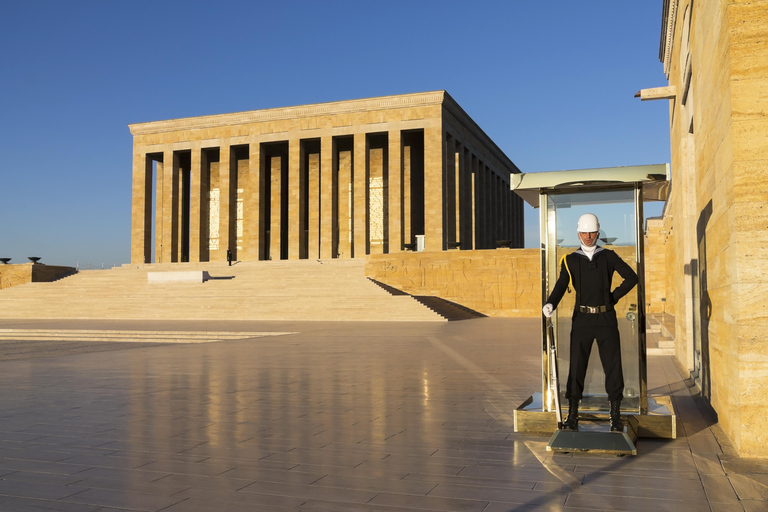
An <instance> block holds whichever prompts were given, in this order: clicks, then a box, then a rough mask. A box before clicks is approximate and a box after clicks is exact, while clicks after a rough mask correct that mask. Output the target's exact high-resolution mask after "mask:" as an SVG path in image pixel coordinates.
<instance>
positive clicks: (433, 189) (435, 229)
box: [424, 126, 445, 252]
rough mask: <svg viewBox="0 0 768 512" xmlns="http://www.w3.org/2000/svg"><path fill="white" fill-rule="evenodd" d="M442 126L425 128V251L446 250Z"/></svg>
mask: <svg viewBox="0 0 768 512" xmlns="http://www.w3.org/2000/svg"><path fill="white" fill-rule="evenodd" d="M443 153H444V148H443V130H442V127H441V126H435V127H431V126H430V127H425V128H424V245H425V251H430V252H437V251H443V250H445V240H444V239H443V219H444V214H445V212H444V207H443V205H444V199H443V195H444V182H445V178H444V176H445V161H444V158H443Z"/></svg>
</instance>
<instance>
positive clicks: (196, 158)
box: [131, 127, 523, 263]
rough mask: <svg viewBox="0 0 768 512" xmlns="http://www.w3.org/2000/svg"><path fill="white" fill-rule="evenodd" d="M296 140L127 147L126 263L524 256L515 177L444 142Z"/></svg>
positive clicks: (381, 137) (395, 133)
mask: <svg viewBox="0 0 768 512" xmlns="http://www.w3.org/2000/svg"><path fill="white" fill-rule="evenodd" d="M292 135H294V134H293V133H290V134H288V138H286V139H284V140H275V138H274V137H270V139H269V140H264V138H262V140H259V139H258V138H255V137H254V138H249V137H234V138H229V139H209V140H202V139H199V140H191V141H188V142H182V143H179V142H176V143H170V144H164V145H162V146H161V147H158V146H157V145H155V146H152V147H144V146H134V164H133V226H132V247H131V261H132V262H133V263H142V262H153V261H154V262H156V263H171V262H185V261H193V262H196V261H221V260H225V259H226V253H227V249H229V250H231V251H232V257H233V259H235V260H243V261H255V260H277V259H307V258H312V259H327V258H358V257H364V256H365V255H367V254H382V253H396V252H400V251H408V250H422V249H423V250H426V251H442V250H452V249H458V250H471V249H493V248H496V247H498V246H501V245H504V246H510V247H522V246H523V205H522V200H520V198H519V197H517V196H516V195H515V194H513V193H512V192H511V191H510V188H509V172H510V171H509V170H507V169H499V168H493V167H492V166H491V165H490V164H489V162H488V161H487V160H492V159H490V158H488V159H487V160H486V159H484V158H483V155H480V154H478V153H479V151H476V150H474V149H473V148H472V147H471V146H470V145H469V144H466V143H464V142H463V141H462V140H461V138H460V137H459V136H457V135H456V134H455V133H451V131H449V130H446V129H442V128H430V127H424V128H420V129H411V130H389V131H384V132H367V133H366V132H361V133H348V134H336V135H327V136H326V135H321V136H319V137H313V138H297V137H296V138H294V137H292ZM153 205H154V208H153ZM153 210H154V214H153ZM420 235H423V248H422V247H421V243H420V242H421V240H420ZM153 241H154V244H153ZM153 245H154V251H153V247H152V246H153ZM153 253H154V254H153Z"/></svg>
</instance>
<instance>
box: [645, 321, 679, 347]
mask: <svg viewBox="0 0 768 512" xmlns="http://www.w3.org/2000/svg"><path fill="white" fill-rule="evenodd" d="M645 333H646V347H647V348H646V353H647V354H648V355H661V356H672V355H675V317H673V316H672V315H669V314H665V313H648V315H647V316H646V330H645Z"/></svg>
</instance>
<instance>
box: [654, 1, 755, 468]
mask: <svg viewBox="0 0 768 512" xmlns="http://www.w3.org/2000/svg"><path fill="white" fill-rule="evenodd" d="M660 5H662V3H661V2H660ZM662 21H663V22H662V33H661V45H660V59H661V61H662V62H663V65H664V72H665V74H666V76H667V79H668V81H669V85H668V86H667V87H661V88H656V89H646V90H643V91H641V93H640V96H641V98H642V99H665V100H669V113H670V141H671V177H672V180H671V188H670V193H669V196H668V200H667V203H666V205H665V210H664V213H663V219H662V220H663V222H662V225H661V226H660V227H659V228H657V229H659V233H660V234H661V235H662V236H663V239H664V246H663V247H665V254H666V263H667V264H666V268H667V276H668V278H667V285H666V286H667V287H666V302H665V308H666V311H667V312H670V313H671V314H673V315H674V317H675V334H676V336H675V339H676V347H675V350H676V356H675V357H676V360H677V364H678V366H679V367H680V369H681V370H682V371H684V372H685V373H686V374H690V375H691V377H692V379H693V380H694V382H695V383H696V384H697V386H698V387H699V389H700V390H701V394H702V396H704V397H705V398H706V399H707V400H708V401H709V402H710V403H711V405H712V407H713V408H714V409H715V411H716V412H717V416H718V423H719V424H720V426H721V427H722V428H723V430H724V431H725V433H726V434H727V435H728V436H729V437H730V438H731V441H732V442H733V445H734V446H735V447H736V449H737V450H738V451H739V453H740V454H741V455H746V456H762V457H768V442H766V441H768V429H766V427H765V419H766V417H768V386H766V382H768V302H767V301H766V300H765V290H766V288H768V228H767V227H768V117H767V116H766V113H767V112H768V102H767V101H766V94H765V91H768V68H767V67H766V66H765V63H766V62H768V38H766V37H765V35H766V34H767V33H768V2H765V1H753V2H742V1H735V0H712V1H705V2H700V1H693V0H664V1H663V18H662Z"/></svg>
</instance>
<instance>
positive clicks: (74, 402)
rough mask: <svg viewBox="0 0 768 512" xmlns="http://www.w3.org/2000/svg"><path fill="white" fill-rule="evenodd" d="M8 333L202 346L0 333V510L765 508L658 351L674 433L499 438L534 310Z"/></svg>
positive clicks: (741, 463)
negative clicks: (607, 440)
mask: <svg viewBox="0 0 768 512" xmlns="http://www.w3.org/2000/svg"><path fill="white" fill-rule="evenodd" d="M11 328H16V329H19V328H46V329H58V330H62V331H65V330H70V329H79V330H86V329H115V330H121V329H122V330H147V331H153V330H158V331H159V330H177V331H178V330H189V331H195V332H206V333H208V334H209V336H208V338H209V339H206V340H199V339H198V340H197V341H204V342H198V343H178V342H173V343H172V342H168V341H161V342H158V343H153V342H148V341H146V340H147V338H146V337H142V338H141V339H142V340H144V341H140V342H139V341H137V342H131V341H112V342H110V341H92V342H87V341H85V340H83V341H82V342H78V341H76V340H75V341H72V340H69V341H61V340H58V341H57V340H55V339H53V340H48V341H46V340H37V341H29V340H25V341H23V342H22V341H14V340H13V339H6V340H4V341H2V342H0V349H1V351H2V356H0V384H1V385H2V394H1V395H0V418H1V419H0V510H1V511H14V512H22V511H27V510H35V511H39V510H55V511H78V512H81V511H118V510H119V511H127V510H132V511H161V510H162V511H200V512H205V511H216V512H237V511H264V512H277V511H327V512H346V511H377V512H379V511H380V512H386V511H396V510H404V511H409V510H410V511H426V510H433V511H461V512H502V511H528V510H544V511H560V510H568V511H579V510H584V511H586V510H590V511H592V510H621V511H653V512H662V511H670V512H671V511H674V512H678V511H683V510H684V511H689V510H690V511H708V510H712V511H734V510H747V511H758V510H768V463H766V462H760V461H757V460H748V459H739V458H738V457H736V456H735V455H734V454H733V450H732V449H731V447H730V446H728V444H727V440H726V438H725V436H723V435H722V434H721V432H720V431H719V428H718V426H717V422H716V417H715V416H714V414H713V413H711V412H709V411H708V409H707V408H706V407H705V406H703V405H702V401H701V400H698V399H697V397H696V396H695V394H694V395H692V394H691V393H692V391H691V388H689V387H688V385H687V383H686V381H685V380H684V379H683V378H682V377H681V375H680V374H679V373H678V371H677V369H676V368H675V366H674V364H673V362H672V358H671V357H670V356H650V357H649V370H648V373H649V375H648V376H649V390H650V391H651V392H652V393H664V394H670V395H672V397H673V401H674V404H675V407H676V410H677V412H678V415H679V420H680V421H679V423H678V438H677V439H675V440H650V439H640V440H639V441H638V444H637V451H638V455H637V456H634V457H632V456H627V457H616V456H605V455H590V454H560V455H553V454H552V453H551V452H547V451H546V449H545V446H546V443H547V440H548V436H533V435H523V434H515V433H514V431H513V410H514V409H515V408H516V407H517V406H518V405H520V403H521V402H522V401H523V400H524V399H526V398H527V397H528V396H530V395H531V393H533V392H535V391H538V390H540V387H541V356H540V344H541V342H540V334H539V321H538V320H537V319H499V318H480V319H476V320H467V321H461V322H445V323H436V322H429V323H362V322H360V323H358V322H350V323H338V322H333V323H332V322H312V323H284V322H281V323H278V322H197V323H195V322H192V323H190V322H185V323H174V322H154V323H153V322H128V321H120V322H116V321H112V322H107V321H101V322H97V321H87V322H85V321H48V322H43V321H38V322H35V321H28V320H25V321H10V320H2V321H0V329H11ZM217 331H227V332H238V333H246V332H250V333H262V334H263V335H258V336H243V337H242V338H239V339H228V340H224V341H211V340H215V339H216V335H215V333H216V332H217ZM266 334H271V335H266ZM11 338H12V337H11Z"/></svg>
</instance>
